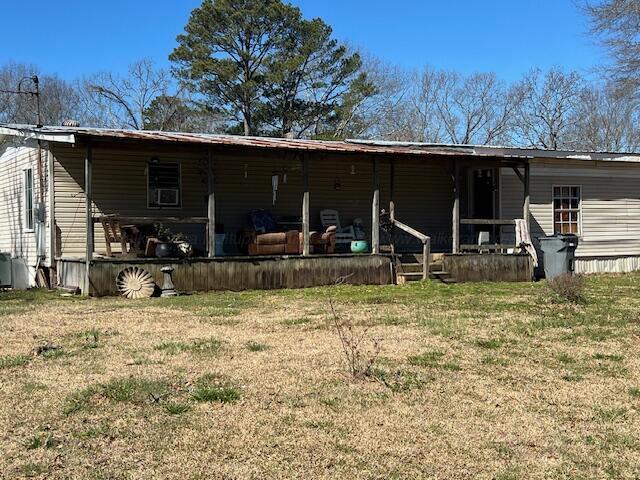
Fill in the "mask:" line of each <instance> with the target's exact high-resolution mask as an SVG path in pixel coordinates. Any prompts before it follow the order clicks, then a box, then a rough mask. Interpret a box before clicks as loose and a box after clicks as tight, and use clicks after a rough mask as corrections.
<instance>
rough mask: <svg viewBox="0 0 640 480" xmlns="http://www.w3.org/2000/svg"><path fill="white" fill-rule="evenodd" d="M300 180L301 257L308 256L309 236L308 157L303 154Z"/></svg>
mask: <svg viewBox="0 0 640 480" xmlns="http://www.w3.org/2000/svg"><path fill="white" fill-rule="evenodd" d="M302 178H303V185H304V192H303V194H302V255H303V256H305V257H308V256H309V253H310V250H311V248H310V243H311V239H310V234H309V156H308V154H304V156H303V157H302Z"/></svg>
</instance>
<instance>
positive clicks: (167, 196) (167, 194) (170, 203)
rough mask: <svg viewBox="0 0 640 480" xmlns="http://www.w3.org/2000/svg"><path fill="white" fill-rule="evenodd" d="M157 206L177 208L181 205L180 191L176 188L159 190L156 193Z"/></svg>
mask: <svg viewBox="0 0 640 480" xmlns="http://www.w3.org/2000/svg"><path fill="white" fill-rule="evenodd" d="M155 204H156V205H159V206H163V207H177V206H178V205H179V204H180V191H179V190H177V189H175V188H158V189H157V190H156V191H155Z"/></svg>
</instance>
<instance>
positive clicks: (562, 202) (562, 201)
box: [553, 185, 582, 235]
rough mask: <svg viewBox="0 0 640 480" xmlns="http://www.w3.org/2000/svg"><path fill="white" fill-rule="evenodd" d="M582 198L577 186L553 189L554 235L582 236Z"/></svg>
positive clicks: (561, 186) (563, 186) (562, 186)
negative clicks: (569, 234)
mask: <svg viewBox="0 0 640 480" xmlns="http://www.w3.org/2000/svg"><path fill="white" fill-rule="evenodd" d="M581 196H582V192H581V189H580V187H579V186H577V185H560V186H554V187H553V233H572V234H574V235H580V202H581Z"/></svg>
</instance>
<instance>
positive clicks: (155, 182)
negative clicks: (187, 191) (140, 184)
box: [147, 159, 181, 208]
mask: <svg viewBox="0 0 640 480" xmlns="http://www.w3.org/2000/svg"><path fill="white" fill-rule="evenodd" d="M180 184H181V179H180V164H179V163H169V162H160V161H158V160H155V159H154V160H151V161H150V162H149V163H148V165H147V192H148V194H147V197H148V206H149V207H150V208H160V207H179V206H180V201H181V192H180Z"/></svg>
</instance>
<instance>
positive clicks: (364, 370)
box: [329, 299, 380, 380]
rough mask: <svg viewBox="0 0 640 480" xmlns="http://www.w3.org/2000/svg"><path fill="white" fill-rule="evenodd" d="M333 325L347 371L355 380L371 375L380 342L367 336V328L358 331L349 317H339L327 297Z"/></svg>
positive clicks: (331, 301) (378, 352) (378, 353)
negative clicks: (345, 361)
mask: <svg viewBox="0 0 640 480" xmlns="http://www.w3.org/2000/svg"><path fill="white" fill-rule="evenodd" d="M329 305H330V307H331V315H332V320H333V326H334V328H335V331H336V333H337V335H338V338H339V339H340V344H341V345H342V351H343V353H344V356H345V358H346V360H347V365H348V368H349V373H350V374H351V376H352V377H353V378H354V379H356V380H362V379H364V378H367V377H371V376H372V369H373V366H374V364H375V363H376V360H377V359H378V356H379V355H380V342H379V340H378V339H375V338H372V337H370V336H369V329H368V328H364V329H362V330H361V331H359V330H358V329H357V328H356V327H355V325H354V324H353V321H352V320H351V318H341V317H340V316H339V315H338V312H337V311H336V308H335V306H334V303H333V300H332V299H329Z"/></svg>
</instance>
